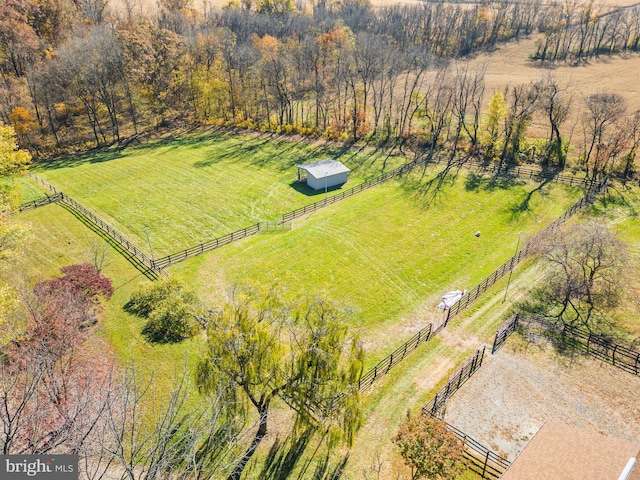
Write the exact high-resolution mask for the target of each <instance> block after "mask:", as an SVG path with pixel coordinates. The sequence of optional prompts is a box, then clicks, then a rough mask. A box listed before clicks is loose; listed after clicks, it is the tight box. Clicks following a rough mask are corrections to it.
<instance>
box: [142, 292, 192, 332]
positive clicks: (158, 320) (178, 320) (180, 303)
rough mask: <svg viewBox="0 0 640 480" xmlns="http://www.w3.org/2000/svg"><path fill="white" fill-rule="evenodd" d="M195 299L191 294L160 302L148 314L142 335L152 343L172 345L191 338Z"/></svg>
mask: <svg viewBox="0 0 640 480" xmlns="http://www.w3.org/2000/svg"><path fill="white" fill-rule="evenodd" d="M195 305H196V299H195V297H194V296H193V295H192V294H189V293H187V294H183V295H180V296H173V297H169V298H167V299H165V300H164V301H162V302H161V303H160V304H159V305H158V306H157V307H156V308H155V309H154V310H153V311H152V312H151V313H150V314H149V321H148V322H147V323H146V324H145V326H144V327H143V329H142V333H143V334H144V335H145V336H146V337H147V338H148V339H149V341H152V342H159V343H173V342H180V341H182V340H184V339H185V338H188V337H191V336H192V335H193V333H194V330H195V325H194V323H193V321H192V319H193V315H194V313H195V312H194V310H195Z"/></svg>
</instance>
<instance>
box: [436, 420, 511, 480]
mask: <svg viewBox="0 0 640 480" xmlns="http://www.w3.org/2000/svg"><path fill="white" fill-rule="evenodd" d="M446 425H447V428H448V429H449V430H451V431H452V432H453V433H454V434H455V436H456V437H458V438H459V439H460V440H462V442H463V444H464V452H465V456H466V457H467V459H468V460H469V468H470V469H471V470H473V471H474V472H476V473H477V474H478V475H480V476H481V477H482V478H489V479H492V480H497V479H498V478H500V476H501V475H502V474H503V473H504V472H506V471H507V468H509V466H510V465H511V462H510V461H509V460H507V459H506V458H504V457H501V456H500V455H498V454H497V453H495V452H493V451H491V450H489V449H488V448H487V447H485V446H484V445H482V444H481V443H480V442H478V441H476V440H474V439H473V438H472V437H470V436H469V435H467V434H466V433H464V432H463V431H462V430H460V429H459V428H456V427H454V426H453V425H450V424H448V423H447V424H446Z"/></svg>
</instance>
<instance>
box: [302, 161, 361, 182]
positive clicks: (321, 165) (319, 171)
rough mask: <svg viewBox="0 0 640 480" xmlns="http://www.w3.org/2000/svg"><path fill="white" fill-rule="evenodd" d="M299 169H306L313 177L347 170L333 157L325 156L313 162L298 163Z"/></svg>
mask: <svg viewBox="0 0 640 480" xmlns="http://www.w3.org/2000/svg"><path fill="white" fill-rule="evenodd" d="M298 168H299V169H300V170H304V171H306V172H307V173H308V174H309V175H312V176H313V177H315V178H325V177H331V176H333V175H338V174H340V173H345V172H348V171H349V169H348V168H347V167H345V166H344V165H343V164H341V163H340V162H338V161H337V160H334V159H333V158H325V159H324V160H320V161H317V162H313V163H305V164H304V165H298Z"/></svg>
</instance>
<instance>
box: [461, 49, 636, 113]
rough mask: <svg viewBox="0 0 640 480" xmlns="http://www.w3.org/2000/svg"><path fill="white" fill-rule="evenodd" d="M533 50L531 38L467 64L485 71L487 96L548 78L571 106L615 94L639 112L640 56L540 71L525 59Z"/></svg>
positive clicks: (538, 67) (559, 66)
mask: <svg viewBox="0 0 640 480" xmlns="http://www.w3.org/2000/svg"><path fill="white" fill-rule="evenodd" d="M535 50H536V38H533V37H532V38H528V39H525V40H520V41H519V42H510V43H507V44H505V45H502V46H501V47H500V48H498V49H497V50H495V51H494V52H491V53H484V54H481V55H478V56H477V57H476V58H474V59H473V60H471V61H470V62H469V63H470V65H471V66H472V67H476V68H482V66H484V67H485V68H486V76H485V83H486V93H487V95H488V96H490V95H491V94H493V93H494V92H497V91H499V90H504V88H505V87H507V86H509V85H519V84H522V83H527V82H532V81H536V80H539V79H540V78H543V77H544V76H546V75H552V76H553V77H555V79H556V80H557V81H558V83H559V84H560V85H563V86H566V87H567V90H568V91H569V92H570V93H571V94H572V97H573V103H574V104H575V103H577V102H580V101H581V99H582V98H583V96H586V95H589V94H592V93H599V92H615V93H619V94H620V95H623V96H624V97H625V98H626V99H627V101H628V103H629V107H630V108H632V109H636V108H640V95H638V93H639V91H640V82H638V72H640V55H629V56H627V57H622V56H614V57H601V59H600V60H596V61H592V62H589V63H585V64H582V65H578V66H572V65H568V64H558V65H556V66H554V67H544V66H542V65H541V64H538V63H536V62H533V61H531V60H530V59H529V57H530V55H531V54H532V53H534V52H535Z"/></svg>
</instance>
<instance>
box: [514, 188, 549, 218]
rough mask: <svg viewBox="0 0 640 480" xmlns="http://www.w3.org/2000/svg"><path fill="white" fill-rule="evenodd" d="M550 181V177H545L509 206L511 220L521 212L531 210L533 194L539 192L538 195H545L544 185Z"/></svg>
mask: <svg viewBox="0 0 640 480" xmlns="http://www.w3.org/2000/svg"><path fill="white" fill-rule="evenodd" d="M550 181H551V180H550V179H545V180H544V181H543V182H542V183H540V184H539V185H538V186H537V187H535V188H534V189H533V190H531V191H529V192H527V193H526V194H525V196H524V197H523V198H522V200H521V201H519V202H518V203H516V204H515V205H512V206H511V207H510V208H509V212H510V214H511V221H514V220H517V219H518V218H519V217H520V216H521V215H522V214H523V213H528V212H531V199H532V198H533V196H534V194H536V193H540V195H546V191H545V190H544V187H545V186H546V185H548V184H549V182H550Z"/></svg>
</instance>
